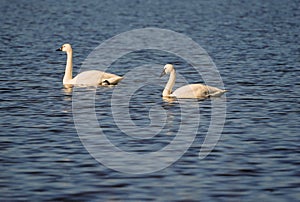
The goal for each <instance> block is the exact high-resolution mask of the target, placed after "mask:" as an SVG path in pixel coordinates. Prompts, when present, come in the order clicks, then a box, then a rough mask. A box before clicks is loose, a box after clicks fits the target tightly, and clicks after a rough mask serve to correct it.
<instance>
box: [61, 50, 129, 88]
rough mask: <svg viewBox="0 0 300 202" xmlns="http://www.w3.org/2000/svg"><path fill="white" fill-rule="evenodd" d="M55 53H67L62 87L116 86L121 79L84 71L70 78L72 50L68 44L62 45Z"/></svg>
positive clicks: (100, 72) (112, 75) (102, 73)
mask: <svg viewBox="0 0 300 202" xmlns="http://www.w3.org/2000/svg"><path fill="white" fill-rule="evenodd" d="M57 51H64V52H66V53H67V64H66V69H65V75H64V78H63V85H64V86H67V87H71V86H73V85H84V86H97V85H116V84H117V83H118V82H119V81H121V80H122V79H123V77H120V76H117V75H115V74H110V73H106V72H102V71H98V70H90V71H85V72H82V73H80V74H78V75H77V76H76V77H74V78H72V77H73V76H72V71H73V61H72V60H73V50H72V47H71V45H70V44H64V45H62V46H61V48H59V49H57Z"/></svg>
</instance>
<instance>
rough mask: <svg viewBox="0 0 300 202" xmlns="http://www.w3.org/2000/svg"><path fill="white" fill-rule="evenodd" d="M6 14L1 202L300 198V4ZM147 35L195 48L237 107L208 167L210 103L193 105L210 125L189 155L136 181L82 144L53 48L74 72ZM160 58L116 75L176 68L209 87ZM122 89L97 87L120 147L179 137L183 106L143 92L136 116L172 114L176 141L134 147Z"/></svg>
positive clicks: (134, 5) (38, 8)
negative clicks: (116, 104) (111, 43)
mask: <svg viewBox="0 0 300 202" xmlns="http://www.w3.org/2000/svg"><path fill="white" fill-rule="evenodd" d="M0 5H1V6H0V11H1V12H0V13H1V14H0V16H1V17H0V21H1V23H0V28H1V32H0V44H1V45H0V67H1V74H0V81H1V82H0V92H1V94H0V100H1V105H0V106H1V121H0V125H1V133H0V134H1V138H0V151H1V153H0V163H1V164H0V165H1V166H0V199H1V201H258V200H259V201H299V200H300V194H299V193H300V171H299V166H300V155H299V151H300V136H299V134H300V133H299V121H300V116H299V114H300V113H299V112H300V110H299V104H300V91H299V87H300V82H299V78H300V77H299V76H300V49H299V47H300V46H299V33H300V29H299V28H300V24H299V22H300V11H299V7H300V3H299V1H297V0H287V1H284V2H281V1H271V0H267V1H259V0H253V1H238V0H233V1H227V0H226V1H215V0H212V1H198V0H194V1H193V0H192V1H158V0H151V1H138V0H133V1H125V0H121V1H114V0H113V1H111V0H110V1H106V0H105V1H88V2H86V1H76V0H74V1H55V2H53V1H35V0H33V1H23V0H19V1H11V0H10V1H6V0H3V1H1V2H0ZM146 27H156V28H163V29H169V30H173V31H175V32H178V33H181V34H184V35H186V36H188V37H190V38H191V39H193V40H194V41H195V42H197V43H198V44H199V45H200V46H201V47H202V48H204V49H205V50H206V51H207V52H208V54H209V55H210V56H211V58H212V59H213V61H214V63H215V64H216V66H217V68H218V71H219V73H220V75H221V76H222V79H223V83H224V87H225V88H226V89H229V90H230V91H229V92H228V93H226V97H223V98H222V99H225V100H226V107H227V109H226V121H225V125H224V129H223V132H222V136H221V138H220V140H219V142H218V144H217V145H216V147H215V148H214V150H213V151H212V152H211V153H210V154H209V155H208V156H207V157H206V158H205V159H202V160H201V159H199V158H198V154H199V151H200V147H201V144H202V142H203V140H204V136H205V134H206V132H207V130H208V125H209V122H210V118H211V100H204V101H201V100H194V101H190V102H191V103H187V104H190V105H191V106H194V104H195V102H196V103H197V105H198V104H199V108H197V109H195V110H196V111H201V122H200V123H199V126H198V129H197V136H196V138H195V140H194V142H193V144H192V145H191V147H190V148H189V149H188V150H187V152H186V153H185V154H184V155H183V156H182V157H181V158H180V159H179V160H178V161H176V162H175V163H173V164H172V165H170V166H169V167H167V168H165V169H163V170H160V171H157V172H153V173H148V174H143V175H134V174H126V173H122V172H117V171H114V170H112V169H110V168H107V167H106V166H104V165H103V164H101V163H98V162H97V161H96V160H95V159H94V158H93V157H92V156H91V155H90V154H89V152H88V151H87V150H86V148H85V147H84V146H83V144H82V142H81V141H80V138H79V136H78V134H77V131H76V127H75V124H74V121H73V114H72V91H71V92H68V91H66V90H65V89H64V88H63V86H62V76H63V74H64V66H65V55H64V54H61V53H58V52H55V50H56V49H57V48H59V47H60V46H61V45H62V44H63V43H71V44H72V45H73V49H74V74H75V73H78V72H79V69H80V68H79V67H80V66H81V64H82V63H83V61H84V60H85V59H86V57H87V56H88V55H89V54H90V53H91V51H93V50H94V48H96V47H97V46H98V45H100V43H101V42H103V41H105V40H107V39H109V38H110V37H113V36H115V35H117V34H120V33H122V32H125V31H130V30H132V29H137V28H146ZM152 53H153V51H152V52H151V50H149V51H144V52H143V51H140V52H136V53H132V54H131V55H128V57H127V59H126V58H123V59H120V61H119V62H118V64H119V65H120V64H122V65H123V66H122V68H120V67H117V64H116V65H115V66H113V67H112V68H111V69H110V70H111V72H113V73H115V74H119V75H123V74H125V73H126V72H127V71H128V69H130V68H131V67H132V66H137V65H141V64H151V63H154V62H155V61H157V63H158V64H163V63H167V62H172V61H174V62H175V63H176V64H177V66H178V72H181V73H182V74H186V75H188V76H187V77H188V79H191V80H192V81H197V82H202V80H201V78H199V75H195V76H193V75H194V74H192V73H191V74H189V73H188V72H185V67H187V66H188V65H187V63H186V62H185V61H182V60H181V59H180V58H176V57H174V56H172V55H163V53H161V52H159V51H158V52H155V51H154V53H153V54H157V55H156V56H153V54H152ZM145 72H146V71H145ZM159 74H160V72H159V73H157V75H159ZM152 76H153V75H152V74H149V78H150V77H152ZM166 79H167V78H166V77H164V78H161V82H162V83H164V82H165V81H166ZM158 80H159V79H158ZM135 82H136V84H138V83H139V82H142V81H135ZM120 87H122V83H120ZM116 88H117V87H115V88H98V89H97V92H96V96H95V101H96V111H97V118H98V120H99V123H101V124H102V125H101V126H102V127H103V128H105V130H104V132H105V134H106V135H107V136H108V138H109V139H110V140H111V142H113V143H114V144H115V145H118V146H120V148H122V149H123V150H126V151H137V152H149V151H154V150H157V149H159V148H160V147H162V146H165V145H166V144H167V142H168V141H171V140H172V139H173V138H174V133H173V132H174V131H175V132H176V131H177V130H178V125H180V123H181V121H182V120H181V119H180V118H178V117H177V116H178V113H179V112H178V103H176V102H174V103H168V102H165V101H164V100H162V98H161V91H162V87H161V85H154V86H146V87H145V88H143V89H140V90H138V91H137V92H136V94H135V96H133V97H132V99H131V101H130V104H131V111H130V112H131V118H132V120H133V121H135V123H136V124H137V125H139V126H147V125H148V124H149V123H150V120H149V109H150V108H151V107H152V106H158V107H162V109H164V110H166V111H167V112H169V113H170V114H171V115H173V116H172V121H171V122H170V123H171V125H166V126H165V128H164V130H166V131H170V135H166V134H164V130H163V131H162V132H161V134H160V135H158V136H155V137H153V138H152V139H150V140H145V141H135V140H133V139H131V138H128V137H124V134H122V133H121V132H120V130H119V129H118V127H117V125H116V124H115V123H114V122H113V117H112V112H111V111H110V109H111V108H110V106H109V98H110V96H111V94H112V92H113V91H114V89H116ZM144 95H146V96H144ZM120 103H122V102H121V101H120ZM145 103H147V104H145ZM159 109H160V108H159ZM179 114H180V113H179ZM193 129H194V128H189V130H193ZM187 133H188V132H187ZM123 161H124V162H123V163H124V164H126V163H128V159H126V158H125V159H123ZM119 163H121V164H122V162H119Z"/></svg>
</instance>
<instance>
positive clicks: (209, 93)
mask: <svg viewBox="0 0 300 202" xmlns="http://www.w3.org/2000/svg"><path fill="white" fill-rule="evenodd" d="M225 92H226V91H225V90H221V89H219V88H216V87H211V86H207V85H203V84H189V85H185V86H182V87H180V88H178V89H176V90H175V91H174V92H173V93H172V95H174V96H175V97H177V98H208V97H216V96H221V95H222V94H224V93H225Z"/></svg>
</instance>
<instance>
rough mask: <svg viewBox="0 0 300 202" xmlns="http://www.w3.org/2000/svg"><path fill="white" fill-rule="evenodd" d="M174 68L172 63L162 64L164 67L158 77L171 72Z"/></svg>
mask: <svg viewBox="0 0 300 202" xmlns="http://www.w3.org/2000/svg"><path fill="white" fill-rule="evenodd" d="M173 70H174V66H173V65H172V64H166V65H165V66H164V69H163V71H162V73H161V75H160V77H162V76H163V75H165V74H169V73H170V72H172V71H173Z"/></svg>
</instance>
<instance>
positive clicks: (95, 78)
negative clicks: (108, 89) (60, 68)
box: [72, 70, 123, 85]
mask: <svg viewBox="0 0 300 202" xmlns="http://www.w3.org/2000/svg"><path fill="white" fill-rule="evenodd" d="M122 79H123V77H120V76H117V75H115V74H111V73H106V72H102V71H97V70H90V71H85V72H82V73H80V74H78V75H77V76H76V77H75V78H74V79H72V80H73V83H74V84H77V85H103V84H104V83H106V84H113V85H115V84H117V83H118V82H119V81H120V80H122Z"/></svg>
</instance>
